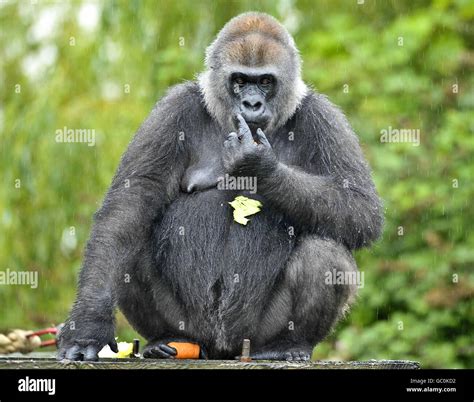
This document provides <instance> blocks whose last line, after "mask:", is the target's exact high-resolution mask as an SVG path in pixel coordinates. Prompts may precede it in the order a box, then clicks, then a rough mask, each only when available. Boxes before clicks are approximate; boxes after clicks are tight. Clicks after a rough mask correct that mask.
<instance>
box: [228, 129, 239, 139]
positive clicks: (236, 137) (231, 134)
mask: <svg viewBox="0 0 474 402" xmlns="http://www.w3.org/2000/svg"><path fill="white" fill-rule="evenodd" d="M236 139H238V135H237V133H236V132H234V131H232V132H231V133H229V135H228V136H227V141H232V140H236Z"/></svg>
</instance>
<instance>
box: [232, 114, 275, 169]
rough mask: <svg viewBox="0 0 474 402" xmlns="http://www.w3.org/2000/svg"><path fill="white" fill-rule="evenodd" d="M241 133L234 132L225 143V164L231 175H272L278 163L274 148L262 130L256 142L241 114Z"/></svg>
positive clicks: (238, 117) (258, 132) (239, 117)
mask: <svg viewBox="0 0 474 402" xmlns="http://www.w3.org/2000/svg"><path fill="white" fill-rule="evenodd" d="M237 119H238V122H239V133H238V134H237V133H235V132H232V133H230V134H229V135H228V136H227V140H226V141H224V152H223V162H224V168H225V170H226V171H227V172H228V173H230V174H238V175H249V176H251V175H254V176H260V175H264V174H268V173H271V172H272V171H273V169H275V168H276V166H277V164H278V161H277V158H276V156H275V153H274V152H273V149H272V146H271V145H270V143H269V142H268V140H267V137H265V134H264V133H263V131H262V130H261V129H257V140H258V142H257V141H254V139H253V136H252V132H251V130H250V128H249V126H248V125H247V122H246V121H245V120H244V118H243V117H242V116H241V115H240V114H239V115H237Z"/></svg>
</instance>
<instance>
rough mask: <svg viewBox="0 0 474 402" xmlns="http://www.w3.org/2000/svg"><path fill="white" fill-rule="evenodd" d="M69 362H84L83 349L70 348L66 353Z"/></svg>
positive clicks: (75, 346) (77, 347)
mask: <svg viewBox="0 0 474 402" xmlns="http://www.w3.org/2000/svg"><path fill="white" fill-rule="evenodd" d="M66 359H67V360H82V353H81V348H80V347H79V346H77V345H74V346H72V347H70V348H69V349H68V350H67V351H66Z"/></svg>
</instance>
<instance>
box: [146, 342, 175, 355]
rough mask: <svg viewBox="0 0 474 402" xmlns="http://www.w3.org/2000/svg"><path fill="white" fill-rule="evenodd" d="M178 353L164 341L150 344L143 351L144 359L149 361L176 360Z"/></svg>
mask: <svg viewBox="0 0 474 402" xmlns="http://www.w3.org/2000/svg"><path fill="white" fill-rule="evenodd" d="M177 354H178V351H177V350H176V349H175V348H173V347H171V346H168V345H167V343H166V342H164V341H158V342H153V343H149V344H148V345H146V346H145V349H144V350H143V357H146V358H149V359H174V358H175V357H176V355H177Z"/></svg>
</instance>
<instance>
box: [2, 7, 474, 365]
mask: <svg viewBox="0 0 474 402" xmlns="http://www.w3.org/2000/svg"><path fill="white" fill-rule="evenodd" d="M91 4H92V5H93V4H95V5H98V11H99V15H98V17H99V18H98V20H97V24H96V25H95V26H94V25H93V24H91V26H90V28H87V26H88V24H87V23H88V22H89V23H91V22H94V13H93V12H92V13H91V14H87V13H86V11H87V10H91V8H90V7H92V11H93V9H94V6H91ZM250 9H258V10H262V11H266V12H269V13H271V14H273V15H275V16H276V17H277V18H279V19H280V20H282V21H283V22H284V23H285V24H286V25H287V26H288V27H289V29H290V30H291V31H292V33H293V34H294V36H295V40H296V42H297V44H298V46H299V48H300V50H301V54H302V57H303V59H304V78H305V80H306V81H307V82H308V83H310V84H311V85H313V86H314V87H316V88H317V89H318V90H319V91H321V92H323V93H326V94H327V95H328V96H329V97H330V98H331V99H332V100H333V101H334V102H335V103H337V104H339V105H340V106H341V107H342V109H343V110H345V111H346V113H347V115H348V118H349V120H350V121H351V123H352V124H353V126H354V128H355V130H356V131H357V133H358V134H359V137H360V141H361V144H362V146H363V148H364V151H365V154H366V156H367V158H368V159H369V161H370V163H371V165H372V168H373V171H374V179H375V181H376V183H377V187H378V189H379V192H380V194H381V196H382V198H383V199H384V202H385V209H386V225H385V232H384V237H383V239H382V240H381V241H380V242H379V243H378V244H376V245H375V246H374V247H373V248H372V249H370V250H364V251H361V252H358V253H357V259H358V262H359V266H360V269H361V270H362V271H363V272H364V274H365V281H364V283H365V286H364V288H362V289H360V292H359V299H358V302H357V304H356V306H355V307H354V308H353V311H352V313H351V314H350V315H349V316H348V317H347V319H346V320H345V321H344V322H343V323H341V324H340V325H339V326H338V328H337V329H336V331H335V332H334V334H333V335H332V336H331V337H329V339H328V340H327V341H325V342H324V343H322V344H321V345H319V346H318V347H317V348H316V349H315V352H314V357H315V358H319V359H322V358H343V359H382V358H390V359H415V360H419V361H421V363H422V365H423V367H473V366H474V357H473V355H474V350H473V344H474V342H473V336H472V333H474V314H473V302H472V300H473V292H474V276H473V265H474V251H473V250H474V234H473V232H472V230H471V229H470V227H471V226H472V222H473V221H474V211H473V209H472V207H471V204H472V199H473V197H474V187H473V186H472V179H473V177H472V174H473V172H474V166H473V156H472V155H473V151H474V136H473V134H474V133H473V131H474V125H473V122H474V121H473V115H474V114H473V111H474V110H473V109H474V74H473V72H472V71H473V65H474V56H473V55H474V46H473V45H474V32H473V30H472V27H473V19H474V6H473V3H472V2H471V1H469V0H437V1H433V2H428V1H421V0H419V1H413V0H404V1H396V2H395V1H393V2H374V1H371V0H366V1H365V3H364V4H362V5H358V4H357V2H356V1H355V0H354V1H350V2H347V1H344V2H343V1H329V0H326V1H318V2H315V1H310V0H299V1H298V0H295V1H291V0H280V1H270V0H269V1H256V2H255V1H252V2H250V1H240V2H237V1H224V0H219V1H211V0H207V1H202V2H196V1H188V0H185V1H178V2H172V1H156V2H155V1H142V2H139V1H130V2H128V1H125V0H124V1H112V0H107V1H104V2H79V1H74V2H63V3H60V2H49V1H45V2H41V1H39V2H38V4H30V2H18V3H15V2H7V3H6V4H5V3H2V4H1V5H0V26H1V27H2V29H1V30H0V78H1V81H2V85H1V86H0V129H1V132H0V139H1V142H0V144H1V146H0V170H1V172H2V183H1V187H0V233H1V236H0V270H6V269H7V268H10V269H11V270H37V271H39V286H38V288H37V289H30V288H29V287H27V286H2V285H0V309H1V310H0V328H4V327H23V328H39V327H42V326H45V325H49V324H51V323H59V322H61V321H62V320H64V318H65V316H66V315H67V312H68V309H69V307H70V305H71V303H72V301H73V299H74V292H75V284H76V278H77V274H78V271H79V269H80V264H81V258H82V250H83V248H84V245H85V242H86V240H87V236H88V234H89V231H90V228H91V219H92V215H93V213H94V211H95V210H96V209H97V207H98V205H99V204H100V202H101V199H102V197H103V194H104V192H105V190H106V188H107V186H108V184H109V183H110V180H111V178H112V175H113V172H114V169H115V168H116V166H117V164H118V162H119V158H120V155H121V153H122V152H123V151H124V149H125V147H126V145H127V143H128V141H129V140H130V138H131V136H132V134H133V132H134V131H136V129H137V128H138V127H139V125H140V124H141V122H142V121H143V119H144V118H145V116H146V115H147V113H148V111H149V110H150V109H151V107H152V106H153V104H154V102H156V100H157V99H158V98H159V97H160V96H161V95H162V94H163V93H164V91H165V90H166V88H167V87H168V86H170V85H173V84H175V83H178V82H181V81H183V80H186V79H193V77H194V76H195V74H196V73H197V72H199V71H200V70H201V69H202V67H203V54H204V51H205V47H206V45H207V44H208V43H209V42H210V41H211V40H212V38H213V35H215V33H216V32H217V31H218V29H219V28H220V27H221V26H222V25H223V24H224V23H225V22H226V21H227V20H228V19H229V18H231V17H232V16H234V15H236V14H238V13H240V12H242V11H246V10H250ZM51 15H52V17H51ZM65 126H66V127H67V128H90V129H94V130H95V133H96V144H95V146H88V145H87V144H78V143H74V144H68V143H58V142H56V141H55V138H56V130H58V129H61V128H63V127H65ZM389 127H392V128H394V129H419V130H420V145H419V146H414V145H413V144H410V143H382V142H380V135H381V130H384V129H386V130H388V129H389ZM18 180H20V182H18ZM18 184H20V187H19V188H17V187H18ZM118 330H119V337H120V338H121V339H130V338H131V337H133V336H134V333H133V331H132V330H131V329H130V327H129V326H128V325H127V324H126V322H125V320H124V319H123V318H121V319H119V325H118Z"/></svg>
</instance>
